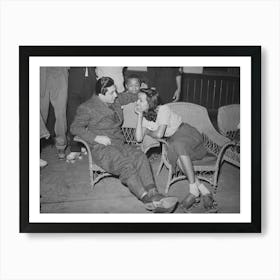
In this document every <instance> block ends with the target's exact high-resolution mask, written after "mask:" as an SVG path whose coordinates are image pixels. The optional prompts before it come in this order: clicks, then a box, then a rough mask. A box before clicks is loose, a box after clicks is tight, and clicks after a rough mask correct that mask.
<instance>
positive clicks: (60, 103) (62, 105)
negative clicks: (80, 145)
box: [49, 75, 67, 149]
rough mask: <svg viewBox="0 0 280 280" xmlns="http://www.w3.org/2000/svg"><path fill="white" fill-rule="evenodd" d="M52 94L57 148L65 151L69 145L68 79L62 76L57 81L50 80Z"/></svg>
mask: <svg viewBox="0 0 280 280" xmlns="http://www.w3.org/2000/svg"><path fill="white" fill-rule="evenodd" d="M49 82H50V83H51V84H50V87H51V94H50V99H51V103H52V105H53V107H54V113H55V127H54V130H55V134H56V148H57V149H65V147H66V144H67V139H66V132H67V124H66V104H67V79H66V77H65V76H64V75H60V76H59V77H57V78H56V79H49Z"/></svg>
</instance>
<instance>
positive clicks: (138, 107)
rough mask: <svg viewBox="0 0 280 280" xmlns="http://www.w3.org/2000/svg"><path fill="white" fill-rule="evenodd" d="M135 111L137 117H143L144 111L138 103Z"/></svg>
mask: <svg viewBox="0 0 280 280" xmlns="http://www.w3.org/2000/svg"><path fill="white" fill-rule="evenodd" d="M134 111H135V113H136V114H137V115H139V116H142V115H143V111H141V109H140V106H139V105H138V104H137V103H136V104H135V108H134Z"/></svg>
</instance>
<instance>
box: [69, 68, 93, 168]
mask: <svg viewBox="0 0 280 280" xmlns="http://www.w3.org/2000/svg"><path fill="white" fill-rule="evenodd" d="M70 71H71V69H70ZM94 74H95V73H94ZM69 79H73V80H77V79H78V80H79V81H78V84H79V85H80V87H78V86H77V85H76V86H75V87H74V89H73V88H72V84H73V81H72V80H71V82H69V83H68V85H69V87H68V101H67V125H68V134H69V138H70V154H69V155H68V156H67V161H68V162H72V163H73V162H75V160H76V159H77V158H78V157H79V156H80V154H81V144H80V143H78V142H76V141H74V140H73V138H74V135H72V134H71V133H70V131H69V128H70V126H71V124H72V122H73V120H74V118H75V116H76V111H77V108H78V107H79V105H80V104H82V103H84V102H86V101H87V100H88V99H90V98H91V97H92V94H93V93H94V87H95V83H96V81H94V79H95V76H94V75H93V73H92V71H91V70H90V69H89V68H88V76H85V73H84V69H83V68H82V67H81V68H79V69H75V70H72V71H71V72H70V75H69ZM95 80H96V79H95Z"/></svg>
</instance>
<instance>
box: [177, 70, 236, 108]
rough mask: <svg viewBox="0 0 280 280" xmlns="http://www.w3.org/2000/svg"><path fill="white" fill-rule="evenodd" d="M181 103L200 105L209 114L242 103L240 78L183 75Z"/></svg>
mask: <svg viewBox="0 0 280 280" xmlns="http://www.w3.org/2000/svg"><path fill="white" fill-rule="evenodd" d="M180 101H185V102H191V103H195V104H199V105H201V106H204V107H206V108H207V109H208V111H209V112H213V113H214V112H217V110H218V108H219V107H221V106H224V105H229V104H239V103H240V78H239V76H233V75H213V74H191V73H183V74H182V92H181V98H180Z"/></svg>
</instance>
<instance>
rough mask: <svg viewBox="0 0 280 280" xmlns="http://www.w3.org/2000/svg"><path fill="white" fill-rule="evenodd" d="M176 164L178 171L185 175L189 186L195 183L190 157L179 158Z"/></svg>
mask: <svg viewBox="0 0 280 280" xmlns="http://www.w3.org/2000/svg"><path fill="white" fill-rule="evenodd" d="M177 162H178V165H179V167H180V169H181V170H182V171H183V172H184V174H185V175H187V177H188V179H189V182H190V184H193V183H194V182H195V176H194V171H193V165H192V161H191V159H190V157H189V156H186V155H182V156H179V157H178V160H177Z"/></svg>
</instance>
